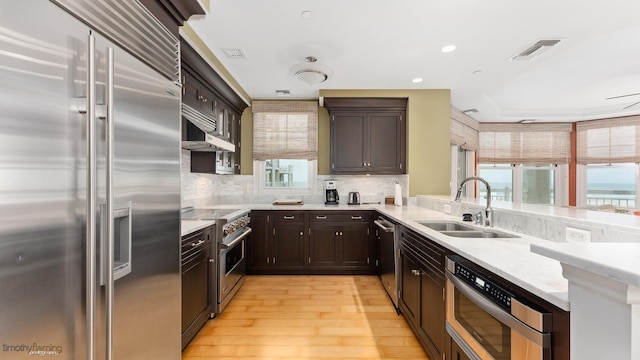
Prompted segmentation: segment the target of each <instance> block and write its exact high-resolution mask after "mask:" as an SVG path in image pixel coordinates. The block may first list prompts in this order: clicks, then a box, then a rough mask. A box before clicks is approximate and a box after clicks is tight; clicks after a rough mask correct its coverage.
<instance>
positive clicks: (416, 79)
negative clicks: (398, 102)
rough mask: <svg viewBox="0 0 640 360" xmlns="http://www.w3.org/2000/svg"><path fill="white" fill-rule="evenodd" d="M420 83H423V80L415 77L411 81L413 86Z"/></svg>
mask: <svg viewBox="0 0 640 360" xmlns="http://www.w3.org/2000/svg"><path fill="white" fill-rule="evenodd" d="M422 81H423V79H422V78H420V77H417V78H414V79H413V80H411V82H412V83H414V84H418V83H421V82H422Z"/></svg>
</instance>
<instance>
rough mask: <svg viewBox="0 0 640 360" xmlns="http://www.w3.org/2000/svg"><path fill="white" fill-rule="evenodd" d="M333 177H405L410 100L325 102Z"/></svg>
mask: <svg viewBox="0 0 640 360" xmlns="http://www.w3.org/2000/svg"><path fill="white" fill-rule="evenodd" d="M324 104H325V107H326V108H327V109H328V110H329V115H330V116H331V173H332V174H405V173H406V171H407V169H406V129H407V116H406V107H407V99H406V98H325V99H324Z"/></svg>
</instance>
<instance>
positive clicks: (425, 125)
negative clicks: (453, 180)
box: [318, 89, 451, 196]
mask: <svg viewBox="0 0 640 360" xmlns="http://www.w3.org/2000/svg"><path fill="white" fill-rule="evenodd" d="M320 96H321V97H406V98H408V99H409V101H408V104H407V170H408V174H409V196H416V195H426V194H430V195H448V194H449V193H450V188H449V175H450V171H449V167H450V164H451V161H450V151H449V146H450V145H449V129H450V125H449V121H450V116H451V115H450V114H451V110H450V109H451V94H450V91H449V90H448V89H443V90H440V89H435V90H320ZM328 124H329V122H328V119H327V122H326V124H324V123H320V124H318V126H319V127H320V130H319V131H320V132H322V131H323V130H322V127H323V126H325V125H326V126H327V129H328V126H329V125H328ZM328 139H329V138H328V135H327V137H326V139H325V138H323V137H319V141H326V143H327V151H326V154H325V155H326V157H327V158H326V170H325V171H326V172H320V173H321V174H328V173H329V159H328V157H329V151H328ZM318 156H319V159H318V163H319V165H318V167H319V168H320V161H321V159H320V154H319V155H318ZM322 161H325V158H324V157H323V158H322ZM321 169H324V168H321ZM319 170H320V169H319Z"/></svg>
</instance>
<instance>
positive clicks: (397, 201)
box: [393, 183, 402, 206]
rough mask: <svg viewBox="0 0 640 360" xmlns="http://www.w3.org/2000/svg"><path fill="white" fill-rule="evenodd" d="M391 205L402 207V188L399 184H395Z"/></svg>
mask: <svg viewBox="0 0 640 360" xmlns="http://www.w3.org/2000/svg"><path fill="white" fill-rule="evenodd" d="M393 204H394V205H395V206H402V187H401V186H400V183H396V186H395V196H394V200H393Z"/></svg>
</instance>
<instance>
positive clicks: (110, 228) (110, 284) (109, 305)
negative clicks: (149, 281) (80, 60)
mask: <svg viewBox="0 0 640 360" xmlns="http://www.w3.org/2000/svg"><path fill="white" fill-rule="evenodd" d="M113 71H114V68H113V49H112V48H110V47H109V48H107V88H106V107H107V114H106V115H107V118H106V127H107V131H106V140H107V141H106V142H107V147H106V152H107V159H106V167H107V171H106V172H107V174H106V175H107V181H106V185H107V186H106V187H107V189H106V190H107V193H106V199H107V219H108V221H107V229H106V230H107V233H106V237H107V254H106V255H107V274H106V275H107V284H106V289H105V297H106V322H107V324H106V325H107V331H106V360H112V359H113V289H114V281H115V279H114V276H113V269H114V259H113V257H114V253H115V251H114V220H115V219H114V209H113V202H114V195H113V187H114V186H113V171H114V169H113V155H114V151H113V150H114V149H113V143H114V142H113V130H114V126H113Z"/></svg>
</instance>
